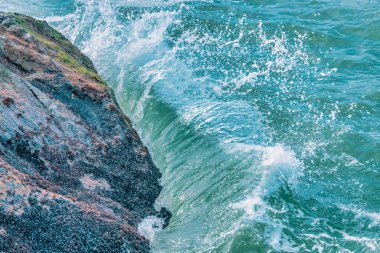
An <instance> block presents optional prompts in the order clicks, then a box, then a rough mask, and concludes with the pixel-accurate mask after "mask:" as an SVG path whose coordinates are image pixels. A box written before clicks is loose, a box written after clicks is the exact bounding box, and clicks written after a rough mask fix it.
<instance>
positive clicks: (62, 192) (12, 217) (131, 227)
mask: <svg viewBox="0 0 380 253" xmlns="http://www.w3.org/2000/svg"><path fill="white" fill-rule="evenodd" d="M0 101H2V103H0V252H17V253H21V252H54V253H58V252H118V253H119V252H147V251H149V242H148V241H147V239H146V238H144V237H142V236H141V235H139V234H138V232H137V225H138V223H139V222H140V221H141V220H142V219H143V218H145V217H147V216H151V215H155V216H158V217H161V218H163V219H164V220H165V225H167V223H168V220H169V219H170V216H171V214H170V212H168V211H167V210H166V209H162V210H161V211H159V212H158V211H156V210H155V209H154V202H155V200H156V198H157V196H158V194H159V193H160V190H161V186H160V185H159V178H160V176H161V175H160V173H159V170H158V169H157V168H156V167H155V166H154V164H153V162H152V159H151V157H150V155H149V152H148V150H147V148H146V147H145V146H144V145H143V144H142V142H141V140H140V139H139V137H138V135H137V133H136V132H135V130H134V129H133V128H132V126H131V122H130V120H129V119H128V118H127V117H126V116H125V115H124V114H123V113H122V112H121V110H120V108H119V106H118V105H117V103H116V101H115V99H114V95H113V93H112V90H111V89H110V88H109V87H108V86H107V85H106V84H105V83H104V82H103V81H102V79H101V78H100V77H99V76H98V74H97V72H96V70H95V68H94V66H93V64H92V62H91V61H90V60H89V59H88V58H87V57H86V56H84V55H83V54H82V53H81V52H80V51H79V50H78V49H77V48H76V47H74V46H73V45H72V44H71V43H70V42H69V41H68V40H66V39H65V38H64V37H63V36H62V35H61V34H60V33H58V32H57V31H55V30H54V29H52V28H51V27H49V26H48V24H47V23H46V22H44V21H38V20H35V19H32V18H30V17H26V16H22V15H19V14H5V13H0Z"/></svg>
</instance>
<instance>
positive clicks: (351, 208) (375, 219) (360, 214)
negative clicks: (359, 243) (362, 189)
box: [338, 205, 380, 228]
mask: <svg viewBox="0 0 380 253" xmlns="http://www.w3.org/2000/svg"><path fill="white" fill-rule="evenodd" d="M338 207H339V208H340V209H342V210H344V211H346V212H352V213H354V214H355V219H357V220H361V219H364V220H367V221H369V222H370V223H369V225H368V227H370V228H371V227H376V226H380V213H375V212H369V211H366V210H363V209H360V208H358V207H357V206H355V205H338Z"/></svg>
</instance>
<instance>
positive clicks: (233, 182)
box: [0, 0, 380, 253]
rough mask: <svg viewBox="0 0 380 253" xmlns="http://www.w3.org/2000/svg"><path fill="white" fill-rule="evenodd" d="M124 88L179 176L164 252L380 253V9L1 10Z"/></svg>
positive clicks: (159, 246) (234, 5) (188, 4)
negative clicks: (61, 42)
mask: <svg viewBox="0 0 380 253" xmlns="http://www.w3.org/2000/svg"><path fill="white" fill-rule="evenodd" d="M0 10H2V11H17V12H20V13H25V14H29V15H32V16H35V17H38V18H41V19H46V20H47V21H48V22H49V23H50V24H51V25H53V26H54V27H56V28H57V29H59V30H60V31H61V32H62V33H63V34H65V35H66V36H67V37H68V38H69V39H70V40H71V41H73V42H74V43H75V44H76V45H78V46H79V47H80V48H81V49H82V50H83V51H84V52H85V53H86V54H87V55H88V56H89V57H90V58H91V59H92V60H93V61H94V63H95V65H96V67H97V69H98V70H99V72H100V74H101V75H102V77H103V78H104V79H105V80H107V81H108V82H109V83H110V85H111V86H112V87H113V88H114V90H115V93H116V96H117V99H118V101H119V103H120V104H121V106H122V108H123V109H124V111H125V112H126V113H127V114H128V115H129V116H130V117H131V118H132V120H133V121H134V124H135V126H136V128H137V129H138V131H139V133H140V135H141V136H142V138H143V139H144V142H145V143H146V144H147V145H148V146H149V148H150V151H151V153H152V155H153V158H154V160H155V162H156V164H157V166H158V167H159V168H160V170H161V172H162V173H163V177H162V185H163V191H162V193H161V195H160V198H159V200H158V201H157V206H161V205H164V206H167V207H168V208H169V209H170V210H171V211H172V213H173V218H172V220H171V223H170V225H169V226H168V227H167V228H166V229H165V230H159V229H156V228H152V227H150V224H153V223H158V221H157V220H156V219H155V218H152V217H151V218H149V219H147V220H145V221H144V222H143V223H142V225H141V226H140V231H141V233H143V234H144V235H145V236H147V237H149V238H150V240H151V244H152V248H153V252H237V253H240V252H380V1H371V0H361V1H359V0H350V1H348V0H336V1H327V0H326V1H311V0H307V1H294V0H288V1H259V0H258V1H253V0H252V1H248V0H246V1H242V0H240V1H239V0H236V1H232V0H231V1H229V0H227V1H211V0H210V1H180V0H172V1H170V0H167V1H163V0H161V1H159V0H155V1H153V0H146V1H144V0H140V1H137V0H135V1H134V0H104V1H103V0H102V1H100V0H98V1H96V0H87V1H86V0H61V1H47V0H30V1H28V3H26V2H24V1H20V0H6V1H5V0H0Z"/></svg>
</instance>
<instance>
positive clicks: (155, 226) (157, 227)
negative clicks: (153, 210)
mask: <svg viewBox="0 0 380 253" xmlns="http://www.w3.org/2000/svg"><path fill="white" fill-rule="evenodd" d="M163 225H164V221H163V219H160V218H157V217H156V216H148V217H147V218H145V219H143V220H142V221H141V222H140V223H139V224H138V226H137V230H138V232H139V234H140V235H142V236H144V237H145V238H147V239H148V240H149V241H150V242H152V241H153V240H154V238H155V235H156V233H157V232H159V231H161V230H162V228H163Z"/></svg>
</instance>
